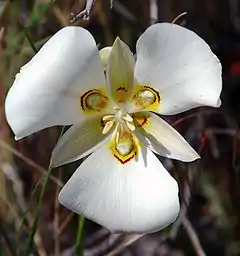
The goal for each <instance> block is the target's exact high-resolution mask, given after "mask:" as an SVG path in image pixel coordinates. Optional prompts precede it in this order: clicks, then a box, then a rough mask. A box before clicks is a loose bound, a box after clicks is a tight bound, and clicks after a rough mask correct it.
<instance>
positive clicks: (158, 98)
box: [144, 85, 161, 103]
mask: <svg viewBox="0 0 240 256" xmlns="http://www.w3.org/2000/svg"><path fill="white" fill-rule="evenodd" d="M144 88H145V89H148V90H150V91H153V92H154V93H155V94H156V96H157V100H158V102H159V103H160V101H161V97H160V94H159V92H158V91H156V90H155V89H153V88H152V87H150V86H147V85H145V86H144Z"/></svg>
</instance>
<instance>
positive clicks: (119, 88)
mask: <svg viewBox="0 0 240 256" xmlns="http://www.w3.org/2000/svg"><path fill="white" fill-rule="evenodd" d="M119 91H124V92H127V91H128V90H127V88H125V87H123V86H121V87H118V88H117V92H119Z"/></svg>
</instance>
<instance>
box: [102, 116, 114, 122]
mask: <svg viewBox="0 0 240 256" xmlns="http://www.w3.org/2000/svg"><path fill="white" fill-rule="evenodd" d="M113 118H114V115H106V116H104V117H103V118H102V120H103V121H108V120H112V119H113Z"/></svg>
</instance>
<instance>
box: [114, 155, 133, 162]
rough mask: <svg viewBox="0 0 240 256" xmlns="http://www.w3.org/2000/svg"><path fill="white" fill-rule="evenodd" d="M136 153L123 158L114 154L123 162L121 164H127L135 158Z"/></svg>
mask: <svg viewBox="0 0 240 256" xmlns="http://www.w3.org/2000/svg"><path fill="white" fill-rule="evenodd" d="M135 155H136V154H133V155H131V156H130V157H129V158H127V159H125V160H122V159H121V158H120V157H118V156H117V155H116V154H114V156H115V158H116V159H117V160H118V161H119V162H120V163H121V164H126V163H128V162H130V161H131V160H132V159H134V157H135Z"/></svg>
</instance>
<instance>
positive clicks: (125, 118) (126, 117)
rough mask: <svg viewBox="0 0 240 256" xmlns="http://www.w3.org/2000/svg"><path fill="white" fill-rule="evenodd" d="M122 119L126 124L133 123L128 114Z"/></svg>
mask: <svg viewBox="0 0 240 256" xmlns="http://www.w3.org/2000/svg"><path fill="white" fill-rule="evenodd" d="M122 119H123V120H125V121H128V122H132V121H133V118H132V117H131V116H130V115H129V114H126V115H125V116H123V117H122Z"/></svg>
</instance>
